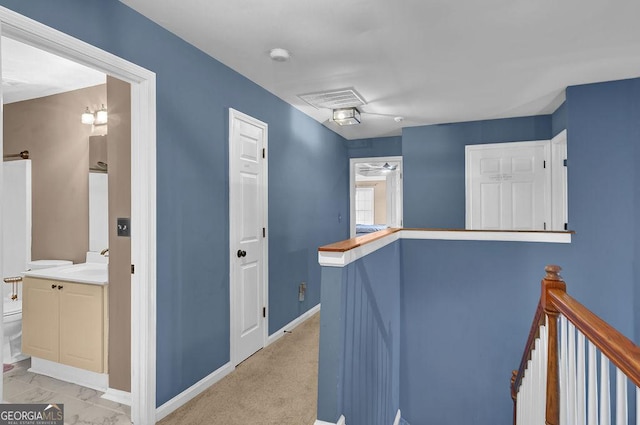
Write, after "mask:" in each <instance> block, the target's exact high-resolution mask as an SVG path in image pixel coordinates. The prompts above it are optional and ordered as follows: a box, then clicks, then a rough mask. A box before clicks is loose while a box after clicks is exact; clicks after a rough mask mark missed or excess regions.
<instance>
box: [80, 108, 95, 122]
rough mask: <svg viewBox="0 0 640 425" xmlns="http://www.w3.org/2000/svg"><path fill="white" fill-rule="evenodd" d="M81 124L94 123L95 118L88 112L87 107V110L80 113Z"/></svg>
mask: <svg viewBox="0 0 640 425" xmlns="http://www.w3.org/2000/svg"><path fill="white" fill-rule="evenodd" d="M81 119H82V124H89V125H91V124H93V123H94V122H95V121H96V116H95V115H93V112H91V111H90V110H89V107H88V106H87V109H86V110H85V111H84V112H83V113H82V117H81Z"/></svg>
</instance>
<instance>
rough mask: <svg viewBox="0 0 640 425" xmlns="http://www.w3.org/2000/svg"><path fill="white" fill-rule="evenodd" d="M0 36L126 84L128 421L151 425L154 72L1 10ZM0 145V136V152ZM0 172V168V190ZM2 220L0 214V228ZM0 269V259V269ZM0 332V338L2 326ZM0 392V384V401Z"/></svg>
mask: <svg viewBox="0 0 640 425" xmlns="http://www.w3.org/2000/svg"><path fill="white" fill-rule="evenodd" d="M0 33H1V34H2V36H6V37H8V38H11V39H13V40H15V41H18V42H22V43H25V44H29V45H31V46H33V47H36V48H38V49H41V50H44V51H46V52H49V53H51V54H54V55H57V56H60V57H63V58H66V59H68V60H71V61H73V62H76V63H79V64H82V65H85V66H87V67H90V68H93V69H94V70H97V71H99V72H101V73H104V74H106V75H110V76H113V77H115V78H117V79H119V80H122V81H124V82H126V83H129V84H131V89H130V95H131V101H130V106H131V117H132V119H131V217H130V219H131V227H130V232H131V264H132V265H135V273H134V274H132V275H131V306H132V307H131V369H132V373H131V393H130V394H131V419H132V422H134V423H144V424H150V423H155V411H156V407H155V377H156V376H155V331H156V316H155V312H156V298H155V291H156V242H155V241H156V187H155V181H156V179H155V173H156V162H155V161H156V154H155V146H156V137H155V128H156V124H155V74H154V73H152V72H150V71H148V70H146V69H144V68H141V67H139V66H137V65H135V64H132V63H130V62H127V61H125V60H123V59H121V58H119V57H117V56H115V55H112V54H110V53H107V52H105V51H103V50H100V49H98V48H96V47H94V46H92V45H89V44H87V43H84V42H82V41H80V40H77V39H75V38H73V37H71V36H68V35H66V34H64V33H61V32H59V31H57V30H54V29H52V28H49V27H47V26H45V25H43V24H40V23H38V22H36V21H33V20H31V19H28V18H26V17H24V16H22V15H19V14H17V13H15V12H13V11H11V10H8V9H6V8H1V7H0ZM80 112H82V111H80ZM78 120H80V116H78ZM3 143H4V142H3V139H2V137H1V135H0V148H3ZM3 169H4V167H3V165H0V189H2V185H3V184H4V183H3V180H2V173H1V172H2V171H3ZM0 193H2V192H1V191H0ZM3 219H4V217H3V214H2V213H1V212H0V229H1V228H2V226H1V225H2V220H3ZM2 267H3V265H2V260H1V259H0V271H1V270H2ZM132 271H133V267H132ZM2 308H3V307H0V310H1V309H2ZM0 334H4V328H3V325H2V324H0ZM1 357H2V353H0V358H1ZM2 390H3V388H2V386H1V385H0V397H1V396H2Z"/></svg>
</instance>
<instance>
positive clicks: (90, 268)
mask: <svg viewBox="0 0 640 425" xmlns="http://www.w3.org/2000/svg"><path fill="white" fill-rule="evenodd" d="M107 270H108V269H107V264H98V263H82V264H74V265H72V266H64V267H60V270H59V271H58V272H59V273H60V274H62V275H87V276H101V275H104V274H106V273H107Z"/></svg>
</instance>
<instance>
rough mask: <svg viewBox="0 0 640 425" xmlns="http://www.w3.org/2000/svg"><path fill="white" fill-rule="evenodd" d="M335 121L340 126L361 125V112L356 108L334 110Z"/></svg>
mask: <svg viewBox="0 0 640 425" xmlns="http://www.w3.org/2000/svg"><path fill="white" fill-rule="evenodd" d="M333 121H334V122H335V123H336V124H338V125H354V124H360V122H361V121H360V111H358V108H356V107H353V106H352V107H350V108H339V109H334V110H333Z"/></svg>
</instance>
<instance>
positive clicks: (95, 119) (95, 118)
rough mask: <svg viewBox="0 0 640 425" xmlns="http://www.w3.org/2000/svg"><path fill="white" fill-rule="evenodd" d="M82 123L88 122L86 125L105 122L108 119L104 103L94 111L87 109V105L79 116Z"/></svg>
mask: <svg viewBox="0 0 640 425" xmlns="http://www.w3.org/2000/svg"><path fill="white" fill-rule="evenodd" d="M80 118H81V121H82V124H88V125H92V124H95V125H103V124H106V123H107V120H108V115H107V108H105V106H104V103H103V104H102V108H100V109H98V110H97V111H96V112H95V113H94V112H91V111H90V110H89V107H88V106H87V109H85V111H84V112H83V113H82V116H81V117H80Z"/></svg>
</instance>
